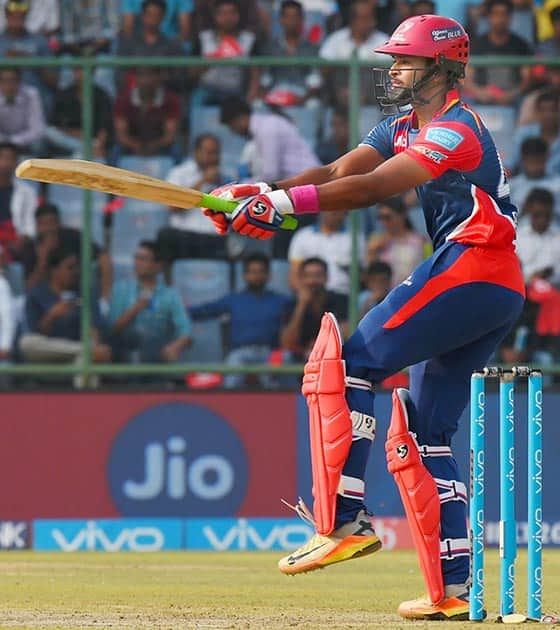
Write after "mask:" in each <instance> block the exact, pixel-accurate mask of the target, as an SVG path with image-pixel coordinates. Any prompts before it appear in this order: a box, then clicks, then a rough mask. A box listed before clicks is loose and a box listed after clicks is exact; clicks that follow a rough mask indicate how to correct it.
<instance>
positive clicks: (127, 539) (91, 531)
mask: <svg viewBox="0 0 560 630" xmlns="http://www.w3.org/2000/svg"><path fill="white" fill-rule="evenodd" d="M52 538H53V539H54V541H55V542H56V544H57V545H58V547H59V548H60V549H62V551H78V550H86V551H94V550H102V551H123V550H126V551H160V550H161V549H163V546H164V542H165V540H164V536H163V533H162V532H161V531H160V530H159V529H158V528H157V527H131V528H127V527H123V528H122V529H120V530H118V532H117V533H116V534H115V535H113V536H111V535H110V534H109V533H107V532H106V531H105V530H104V529H103V528H102V527H100V526H98V525H97V523H96V522H95V521H87V523H86V524H85V526H84V527H83V528H82V529H80V530H79V531H78V532H77V533H76V534H75V535H73V536H71V537H68V538H67V537H66V536H65V534H64V533H63V532H62V530H61V529H58V528H56V529H53V530H52Z"/></svg>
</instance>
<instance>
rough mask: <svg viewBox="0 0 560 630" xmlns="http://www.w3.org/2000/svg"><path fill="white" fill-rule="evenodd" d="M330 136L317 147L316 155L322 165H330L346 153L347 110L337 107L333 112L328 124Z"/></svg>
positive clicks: (348, 138)
mask: <svg viewBox="0 0 560 630" xmlns="http://www.w3.org/2000/svg"><path fill="white" fill-rule="evenodd" d="M330 128H331V134H330V136H329V137H328V138H327V139H326V140H325V141H323V142H321V143H320V144H319V146H318V147H317V155H318V156H319V159H320V160H321V162H322V163H323V164H330V163H331V162H334V161H335V160H336V159H337V158H339V157H340V156H341V155H343V154H344V153H346V152H347V151H348V147H349V144H350V127H349V126H348V110H347V109H346V108H344V107H337V108H335V109H334V110H333V112H332V116H331V122H330Z"/></svg>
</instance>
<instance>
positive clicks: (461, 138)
mask: <svg viewBox="0 0 560 630" xmlns="http://www.w3.org/2000/svg"><path fill="white" fill-rule="evenodd" d="M405 153H406V154H407V155H409V156H410V157H411V158H413V159H414V160H415V161H416V162H418V163H419V164H421V165H422V166H423V167H424V168H426V169H427V170H428V171H430V173H432V175H433V176H434V177H439V176H440V175H443V173H445V171H448V170H456V171H463V172H465V171H472V170H473V169H475V168H476V167H477V166H478V165H479V164H480V161H481V159H482V144H481V142H480V139H479V138H478V136H477V135H476V133H475V132H474V131H473V130H472V129H471V128H470V127H468V126H467V125H464V124H462V123H457V122H444V123H430V124H429V125H426V126H425V127H423V128H422V130H421V131H420V133H419V134H418V137H417V138H416V141H415V142H414V144H413V145H412V146H410V147H409V148H408V149H407V150H406V151H405Z"/></svg>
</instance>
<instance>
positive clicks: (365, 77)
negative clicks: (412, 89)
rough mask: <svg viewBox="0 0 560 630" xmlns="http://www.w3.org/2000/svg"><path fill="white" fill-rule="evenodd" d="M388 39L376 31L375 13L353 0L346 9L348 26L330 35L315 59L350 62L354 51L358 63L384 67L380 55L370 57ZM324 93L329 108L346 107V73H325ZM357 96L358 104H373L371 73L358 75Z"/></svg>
mask: <svg viewBox="0 0 560 630" xmlns="http://www.w3.org/2000/svg"><path fill="white" fill-rule="evenodd" d="M388 39H389V36H388V35H387V34H386V33H383V32H381V31H379V30H377V20H376V17H375V10H374V8H373V7H372V5H371V3H370V2H368V0H354V2H353V3H352V4H351V7H350V22H349V25H348V26H347V27H345V28H341V29H339V30H337V31H335V32H334V33H331V34H330V35H329V36H327V38H326V39H325V41H324V42H323V44H322V46H321V48H320V50H319V56H320V57H322V58H323V59H329V60H340V59H350V58H351V57H352V55H353V54H354V52H355V51H357V54H358V57H359V58H360V59H368V60H371V61H372V63H374V64H375V63H380V64H381V65H386V63H387V61H386V59H384V57H383V55H377V54H376V53H374V52H373V51H374V49H375V48H377V47H379V46H381V45H382V44H384V43H385V42H386V41H387V40H388ZM326 77H327V93H328V94H332V95H334V99H333V104H336V105H341V106H342V107H347V106H348V70H347V69H346V68H341V69H337V70H328V71H327V72H326ZM360 95H361V100H362V104H364V103H373V102H374V91H373V84H372V73H371V70H370V69H369V68H363V69H362V70H361V71H360Z"/></svg>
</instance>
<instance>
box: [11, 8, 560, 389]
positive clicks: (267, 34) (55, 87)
mask: <svg viewBox="0 0 560 630" xmlns="http://www.w3.org/2000/svg"><path fill="white" fill-rule="evenodd" d="M422 13H440V14H445V15H447V16H449V17H453V18H455V19H457V20H459V21H460V22H461V23H463V24H465V25H466V27H467V30H468V32H469V34H470V37H471V53H472V55H474V56H494V55H498V56H512V55H513V56H516V57H519V56H526V57H533V56H538V57H540V58H542V63H540V64H538V65H530V64H528V65H526V66H523V65H521V66H519V65H508V64H504V65H500V66H491V67H471V68H470V69H469V72H468V74H467V77H466V79H465V81H464V85H463V89H462V96H463V98H464V100H466V101H467V102H469V103H472V104H474V105H475V107H476V109H477V111H479V112H480V113H481V114H482V116H483V117H484V119H485V121H486V123H487V124H488V126H489V128H490V130H491V131H492V133H493V135H494V137H495V138H496V141H497V144H498V148H499V150H500V152H501V157H502V160H503V162H504V164H505V166H506V167H507V170H508V172H509V175H510V186H511V196H512V199H513V201H514V202H515V203H516V205H517V206H518V208H519V233H518V252H519V256H520V259H521V262H522V265H523V269H524V273H525V278H526V282H527V287H528V301H527V304H526V308H525V310H524V312H523V315H522V318H521V320H520V321H519V322H518V325H517V326H516V327H515V328H514V330H513V331H512V332H511V334H510V335H509V336H508V338H507V339H506V340H505V341H504V343H503V345H502V346H501V348H500V350H499V354H498V356H497V357H496V360H497V361H503V362H520V361H534V362H536V363H540V364H552V363H556V362H558V360H560V344H559V340H560V227H559V226H560V65H557V64H556V62H557V61H558V59H559V55H560V0H542V1H541V2H538V1H531V0H486V1H484V2H481V1H479V0H455V1H453V2H447V1H443V0H415V1H410V2H409V1H404V0H354V1H342V0H341V1H339V2H336V1H334V0H97V1H96V2H91V1H89V0H0V57H3V58H6V59H8V58H11V57H18V58H21V57H26V56H28V57H43V58H45V57H58V58H59V59H61V60H62V61H63V60H64V59H71V58H73V57H78V56H81V57H90V58H91V57H94V58H96V59H98V60H104V59H107V58H108V57H111V56H115V55H116V56H120V57H125V58H126V57H131V58H140V57H141V58H144V59H145V58H149V57H169V56H178V57H184V58H201V59H204V60H207V62H208V63H207V64H206V65H203V66H201V65H192V66H191V65H189V66H186V67H181V66H173V67H154V66H151V65H146V64H144V65H142V63H138V64H134V65H133V66H132V67H121V66H119V67H118V68H112V67H110V66H107V65H102V66H97V67H96V69H95V72H94V78H95V85H94V88H93V95H92V99H93V103H92V105H93V130H92V155H93V158H94V159H96V160H99V161H102V162H106V163H109V164H114V165H117V166H122V167H123V168H130V169H131V170H136V171H140V172H143V173H147V174H150V175H154V176H157V177H162V178H165V179H167V180H168V181H170V182H172V183H175V184H178V185H180V186H186V187H190V188H196V189H199V190H203V191H206V192H209V191H211V190H212V189H214V188H216V187H219V186H220V185H223V184H224V183H227V182H228V181H232V180H239V181H242V180H251V181H267V182H271V181H275V180H278V179H283V178H286V177H289V176H291V175H293V174H295V173H296V172H299V171H301V170H302V169H304V168H306V167H309V166H312V165H316V164H319V163H329V162H331V161H333V160H334V159H336V158H337V157H338V156H340V155H341V154H342V153H344V152H345V151H346V150H347V148H348V146H349V140H350V135H351V134H350V130H349V118H348V98H349V94H348V84H349V77H348V71H347V69H346V68H341V67H340V66H338V67H329V66H321V67H320V68H318V67H311V66H302V65H298V64H294V65H283V66H277V65H272V66H267V65H266V64H263V65H262V66H250V67H240V66H230V65H228V66H223V65H212V60H216V59H224V58H233V59H235V58H238V59H239V58H244V57H262V56H265V57H281V58H289V57H294V58H304V57H308V58H310V59H314V58H320V59H324V60H330V61H336V60H345V59H349V58H350V57H351V56H352V55H353V54H354V53H356V54H357V55H358V57H359V58H360V59H362V60H368V61H370V62H371V66H372V67H373V66H376V65H381V64H383V65H386V64H387V59H385V58H383V56H379V55H376V54H375V53H374V52H373V50H374V48H375V47H376V46H378V45H379V44H381V43H383V42H384V41H386V40H387V39H388V35H387V33H390V32H392V31H393V29H394V28H395V26H396V25H397V24H398V23H399V22H400V21H402V19H404V18H405V17H408V16H410V15H413V14H422ZM83 80H84V73H83V70H82V69H81V68H79V67H64V66H63V65H61V66H60V67H56V68H55V67H43V68H40V69H39V68H25V69H21V68H20V67H19V66H15V65H10V64H9V63H8V64H6V65H2V66H1V67H0V268H1V270H2V273H1V274H0V361H1V362H2V364H10V363H17V362H41V363H50V362H71V361H79V360H80V358H81V354H82V344H81V343H80V338H81V324H80V322H81V308H82V301H83V297H82V295H81V291H80V257H81V248H82V245H81V229H82V227H83V216H84V214H83V194H82V192H81V191H79V190H77V189H69V188H65V187H60V186H54V185H50V186H34V185H32V184H31V183H30V182H25V181H21V180H18V179H16V178H15V177H14V171H15V168H16V166H17V164H18V162H19V161H20V160H22V159H24V158H26V157H32V156H41V157H73V158H81V157H83V156H84V138H83V137H82V110H83V103H82V94H83V92H82V86H83ZM373 82H374V80H373V73H372V72H371V70H370V69H369V68H365V67H364V68H362V69H361V70H360V103H361V106H362V107H361V113H360V121H359V126H360V133H361V134H365V133H366V132H367V131H368V130H369V129H370V128H371V127H372V126H373V125H374V124H375V123H376V122H378V121H379V120H380V117H381V113H380V112H379V110H378V109H377V107H376V106H375V99H374V86H373ZM358 212H359V225H360V229H359V235H358V241H357V247H358V259H359V262H360V265H361V278H360V286H361V290H360V293H359V295H358V304H357V309H358V313H359V314H360V315H361V314H363V313H365V312H366V311H367V309H368V308H370V307H371V306H372V305H374V304H376V303H378V302H379V301H381V300H382V299H383V298H384V297H385V295H386V294H387V293H388V291H389V290H390V289H391V287H392V286H395V285H396V284H399V283H400V282H402V281H403V280H405V279H406V278H407V276H408V275H409V274H410V272H411V271H412V269H413V268H414V267H415V266H416V265H417V264H418V263H419V262H420V261H421V260H423V259H424V258H425V257H427V256H428V255H429V254H430V245H429V241H428V239H427V236H426V231H425V227H424V223H423V217H422V213H421V210H420V209H419V207H418V203H417V199H416V194H415V193H414V191H411V192H410V193H409V194H406V195H404V196H403V197H399V198H392V199H388V200H387V201H386V202H384V203H380V204H378V205H377V206H375V207H373V208H365V209H363V210H360V211H358ZM304 216H305V215H304ZM307 216H309V215H307ZM91 225H92V239H93V244H92V260H93V268H92V273H93V276H92V277H93V283H92V284H93V286H92V294H91V297H90V299H89V300H88V302H89V303H90V305H91V320H90V321H91V325H92V360H93V361H97V362H124V363H138V362H148V363H154V362H155V363H157V362H168V363H172V362H177V361H190V362H196V363H203V362H208V361H210V362H221V361H224V362H226V363H227V364H229V365H248V364H254V363H258V364H262V363H269V364H271V365H279V364H286V363H300V362H302V361H304V360H305V358H306V355H307V352H308V351H309V349H310V346H311V345H312V343H313V340H314V337H315V334H316V331H317V330H318V325H319V321H320V317H321V314H322V312H323V311H324V310H331V311H333V312H334V313H335V314H336V315H337V316H338V318H339V320H340V321H341V323H342V328H343V331H347V329H348V312H349V299H350V293H351V291H350V288H351V281H350V267H351V259H352V238H351V232H350V229H349V222H348V217H347V213H345V212H332V213H325V214H323V215H320V217H319V218H318V219H317V220H315V219H314V217H313V218H312V220H302V221H300V227H299V229H298V230H297V231H296V232H295V233H293V232H289V231H282V232H281V233H279V234H278V235H277V236H276V237H275V239H273V240H272V241H269V242H263V241H252V240H250V239H247V238H244V237H241V236H240V235H238V234H229V235H228V236H227V237H221V236H218V235H216V234H215V233H214V230H213V227H212V224H211V222H210V221H209V219H207V218H206V217H205V216H204V215H203V214H202V213H201V212H198V211H189V212H178V211H177V209H175V208H166V207H162V206H159V205H155V204H149V203H147V202H137V201H134V200H131V199H121V198H113V197H108V196H105V195H101V194H97V193H96V194H94V195H92V223H91ZM198 376H199V378H198V379H197V375H191V376H190V377H189V379H188V384H189V385H190V386H191V387H204V386H209V385H211V386H215V385H221V384H223V386H225V387H227V388H240V387H244V386H247V385H253V386H259V387H264V388H276V387H295V386H296V382H297V381H296V379H295V378H292V377H288V376H277V377H272V376H270V375H266V374H259V375H258V376H255V377H253V376H248V377H245V376H242V375H238V374H230V375H228V376H226V377H225V378H224V379H221V378H218V377H216V379H209V378H208V377H207V375H206V376H204V378H203V377H202V375H198ZM139 380H141V379H139ZM143 380H144V382H146V378H144V379H143ZM148 380H151V381H154V379H153V378H152V379H148ZM10 383H11V381H10V379H9V378H8V377H6V376H4V377H2V381H1V384H2V385H3V386H4V387H10Z"/></svg>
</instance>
